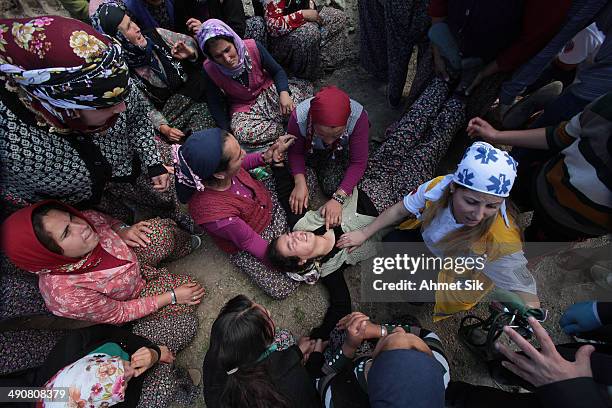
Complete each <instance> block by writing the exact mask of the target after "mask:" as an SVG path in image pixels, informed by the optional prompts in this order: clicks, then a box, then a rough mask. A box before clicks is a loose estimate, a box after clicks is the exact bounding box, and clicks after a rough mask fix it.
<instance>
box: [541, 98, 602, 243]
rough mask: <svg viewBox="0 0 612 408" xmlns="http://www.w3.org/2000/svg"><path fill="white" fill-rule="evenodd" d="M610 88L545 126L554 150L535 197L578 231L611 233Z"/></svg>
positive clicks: (559, 221) (552, 213)
mask: <svg viewBox="0 0 612 408" xmlns="http://www.w3.org/2000/svg"><path fill="white" fill-rule="evenodd" d="M611 137H612V92H610V93H607V94H606V95H604V96H602V97H600V98H598V99H597V100H595V101H593V102H592V103H591V104H589V105H588V106H587V107H586V108H585V109H584V111H583V112H582V113H579V114H578V115H576V116H574V117H573V118H572V119H571V120H570V121H568V122H563V123H561V124H560V125H559V126H557V127H550V128H548V129H547V132H546V138H547V142H548V146H549V148H550V149H551V150H553V151H556V152H557V154H556V155H555V156H553V157H552V158H551V159H550V160H549V161H548V162H546V164H545V165H544V166H543V168H542V170H541V171H540V174H539V175H538V177H537V181H536V182H537V199H538V202H539V203H540V204H541V206H542V208H543V209H544V210H545V211H546V212H547V214H548V215H549V216H551V217H552V218H553V219H555V220H556V221H557V222H558V223H560V224H561V225H563V226H565V227H567V228H569V229H571V230H573V231H578V232H581V233H585V234H588V235H593V236H599V235H604V234H606V233H609V232H612V158H611V157H610V153H611V150H612V140H611Z"/></svg>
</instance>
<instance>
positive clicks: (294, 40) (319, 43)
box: [253, 0, 350, 80]
mask: <svg viewBox="0 0 612 408" xmlns="http://www.w3.org/2000/svg"><path fill="white" fill-rule="evenodd" d="M253 3H260V4H261V5H260V4H254V6H255V12H256V13H257V12H258V8H259V9H261V10H259V11H260V13H261V14H262V15H263V17H264V19H265V24H266V27H267V31H268V34H269V41H268V48H269V49H270V53H271V54H272V55H273V56H274V58H275V59H276V60H277V61H278V62H279V63H280V64H281V65H282V66H284V67H286V68H287V70H288V72H289V73H290V74H292V75H295V76H296V77H298V78H306V79H309V80H315V79H316V78H317V77H318V76H319V75H320V73H321V72H322V71H330V70H333V69H335V68H337V67H338V66H339V65H340V64H341V63H342V62H344V61H345V60H346V58H347V56H348V50H349V48H350V47H349V44H348V35H347V34H348V22H347V17H346V14H345V13H344V12H343V11H340V10H338V9H335V8H333V7H326V6H325V7H323V8H321V10H320V11H317V9H316V7H315V4H314V2H313V1H309V0H299V1H286V0H255V1H254V2H253ZM257 6H259V7H257Z"/></svg>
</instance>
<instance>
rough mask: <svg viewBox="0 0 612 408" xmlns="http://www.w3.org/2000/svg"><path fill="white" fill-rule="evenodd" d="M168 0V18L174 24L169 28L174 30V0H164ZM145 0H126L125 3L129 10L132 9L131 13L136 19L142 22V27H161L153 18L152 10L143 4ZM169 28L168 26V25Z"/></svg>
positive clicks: (166, 0)
mask: <svg viewBox="0 0 612 408" xmlns="http://www.w3.org/2000/svg"><path fill="white" fill-rule="evenodd" d="M164 1H165V2H166V13H167V14H168V19H169V20H170V23H171V24H172V27H169V29H171V30H173V29H174V28H175V27H174V0H164ZM143 2H144V0H124V3H125V5H126V7H127V8H128V10H130V14H131V15H133V16H134V17H135V18H136V20H138V22H139V23H140V24H142V27H140V28H142V29H145V28H157V27H159V23H158V22H157V21H156V20H155V19H154V18H153V16H152V15H151V12H150V11H149V9H148V8H147V6H145V5H144V4H143ZM166 28H168V27H166Z"/></svg>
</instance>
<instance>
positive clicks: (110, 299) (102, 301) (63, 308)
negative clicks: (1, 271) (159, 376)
mask: <svg viewBox="0 0 612 408" xmlns="http://www.w3.org/2000/svg"><path fill="white" fill-rule="evenodd" d="M200 242H201V241H200V239H199V238H198V237H195V236H193V237H192V236H190V235H189V234H187V233H186V232H184V231H182V230H181V229H179V228H178V227H177V226H176V224H175V223H174V222H172V221H171V220H168V219H159V218H155V219H152V220H148V221H142V222H139V223H137V224H134V225H132V226H128V225H126V224H124V223H123V222H121V221H117V220H115V219H113V218H111V217H109V216H106V215H104V214H102V213H100V212H97V211H93V210H90V211H85V212H83V213H80V212H79V211H77V210H75V209H74V208H72V207H70V206H68V205H65V204H62V203H60V202H58V201H53V200H48V201H42V202H40V203H37V204H34V205H32V206H29V207H26V208H24V209H22V210H19V211H17V212H15V213H14V214H12V215H11V216H10V217H9V218H7V219H6V220H5V221H4V223H3V224H2V249H3V251H4V253H5V254H6V255H7V256H8V258H9V259H10V260H11V261H12V262H13V263H14V264H15V265H17V266H18V267H19V268H21V269H24V270H27V271H29V272H32V273H35V274H37V275H38V277H39V280H38V285H39V288H40V291H41V293H42V295H43V298H44V299H45V303H46V305H47V307H48V308H49V310H51V312H52V313H53V314H55V315H57V316H63V317H69V318H73V319H78V320H85V321H90V322H96V323H112V324H123V323H127V322H131V321H134V320H138V321H137V322H136V324H135V325H134V332H135V333H138V334H141V335H143V336H145V337H147V338H149V339H150V340H154V341H156V342H160V343H163V344H166V345H168V346H169V347H170V348H171V349H172V350H175V351H176V350H179V349H181V348H183V347H184V346H185V345H187V344H188V343H189V342H190V341H191V339H192V338H193V336H194V335H195V332H196V330H197V318H196V316H195V306H197V305H198V304H199V303H200V301H201V299H202V296H204V289H203V288H202V287H201V286H200V285H199V284H198V283H196V282H195V281H194V280H193V279H191V278H190V277H189V276H186V275H175V274H172V273H170V272H168V271H167V270H166V269H165V268H159V267H157V265H158V264H159V263H160V262H161V261H164V260H172V259H177V258H180V257H182V256H185V255H187V254H188V253H190V252H191V251H192V250H193V249H194V248H196V247H197V246H198V245H199V243H200ZM145 317H146V319H144V320H139V319H143V318H145ZM159 339H163V341H159Z"/></svg>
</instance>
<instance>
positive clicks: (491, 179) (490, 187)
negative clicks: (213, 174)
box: [453, 142, 518, 225]
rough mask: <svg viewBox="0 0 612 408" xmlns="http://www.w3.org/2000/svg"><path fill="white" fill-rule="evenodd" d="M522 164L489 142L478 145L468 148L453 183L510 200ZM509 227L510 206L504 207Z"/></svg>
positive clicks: (502, 208)
mask: <svg viewBox="0 0 612 408" xmlns="http://www.w3.org/2000/svg"><path fill="white" fill-rule="evenodd" d="M517 166H518V163H517V162H516V160H514V159H513V158H512V156H510V155H509V154H508V153H507V152H505V151H503V150H500V149H497V148H495V147H493V146H491V145H490V144H488V143H485V142H476V143H474V144H472V145H471V146H470V147H468V148H467V150H466V151H465V153H464V154H463V158H462V159H461V162H460V163H459V165H458V166H457V170H456V171H455V174H454V175H453V182H455V183H456V184H459V185H462V186H464V187H466V188H469V189H470V190H474V191H479V192H481V193H486V194H491V195H494V196H497V197H504V198H505V197H508V196H509V195H510V190H512V185H513V184H514V180H515V179H516V168H517ZM500 211H501V214H502V216H503V217H504V221H505V222H506V225H508V224H509V221H508V216H507V214H506V202H505V201H504V202H502V205H501V207H500Z"/></svg>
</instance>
